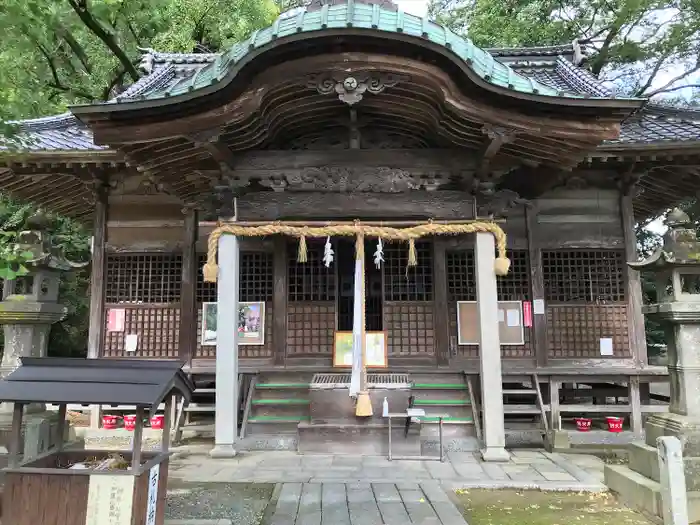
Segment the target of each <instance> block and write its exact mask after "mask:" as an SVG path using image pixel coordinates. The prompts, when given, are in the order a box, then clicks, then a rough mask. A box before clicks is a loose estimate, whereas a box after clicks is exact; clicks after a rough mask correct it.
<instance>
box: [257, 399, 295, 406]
mask: <svg viewBox="0 0 700 525" xmlns="http://www.w3.org/2000/svg"><path fill="white" fill-rule="evenodd" d="M252 403H253V406H260V405H301V406H309V400H308V399H294V398H286V399H282V398H263V399H253V401H252Z"/></svg>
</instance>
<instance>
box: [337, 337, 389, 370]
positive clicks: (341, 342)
mask: <svg viewBox="0 0 700 525" xmlns="http://www.w3.org/2000/svg"><path fill="white" fill-rule="evenodd" d="M365 337H366V340H365V341H366V343H365V344H366V345H367V346H366V348H365V357H366V359H367V368H386V367H387V366H388V363H387V347H386V335H385V334H384V332H365ZM333 366H338V367H351V366H352V332H336V333H335V347H334V348H333Z"/></svg>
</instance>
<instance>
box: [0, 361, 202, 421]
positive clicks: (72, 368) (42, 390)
mask: <svg viewBox="0 0 700 525" xmlns="http://www.w3.org/2000/svg"><path fill="white" fill-rule="evenodd" d="M181 367H182V363H181V362H179V361H148V360H141V359H138V360H137V359H70V358H51V357H40V358H36V357H32V358H29V357H24V358H22V366H20V367H19V368H18V369H17V370H15V371H14V372H12V373H11V374H10V375H9V376H7V377H6V378H5V380H4V381H0V401H7V402H15V403H53V404H59V405H60V404H68V403H75V404H85V405H89V404H101V405H137V406H144V407H150V409H151V412H152V413H154V412H155V411H156V410H157V409H158V405H159V404H160V403H161V402H162V401H163V400H165V399H166V398H167V397H168V396H170V395H173V394H175V395H180V396H182V397H184V398H185V400H186V401H187V402H189V401H190V400H191V399H192V392H193V391H194V384H193V383H192V381H190V379H189V378H188V377H187V376H186V375H185V374H184V372H183V371H182V368H181Z"/></svg>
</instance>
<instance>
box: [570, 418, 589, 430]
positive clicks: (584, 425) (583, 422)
mask: <svg viewBox="0 0 700 525" xmlns="http://www.w3.org/2000/svg"><path fill="white" fill-rule="evenodd" d="M574 421H576V429H577V430H578V431H579V432H588V431H589V430H590V429H591V422H592V421H591V419H590V418H587V417H577V418H576V419H575V420H574Z"/></svg>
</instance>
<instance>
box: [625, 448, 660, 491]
mask: <svg viewBox="0 0 700 525" xmlns="http://www.w3.org/2000/svg"><path fill="white" fill-rule="evenodd" d="M628 457H629V468H630V469H631V470H633V471H634V472H636V473H638V474H641V475H642V476H644V477H646V478H649V479H651V480H653V481H656V482H657V483H658V482H659V481H660V480H661V477H660V475H659V455H658V453H657V450H656V447H652V446H650V445H647V444H646V443H633V444H632V445H630V447H629V456H628Z"/></svg>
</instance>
